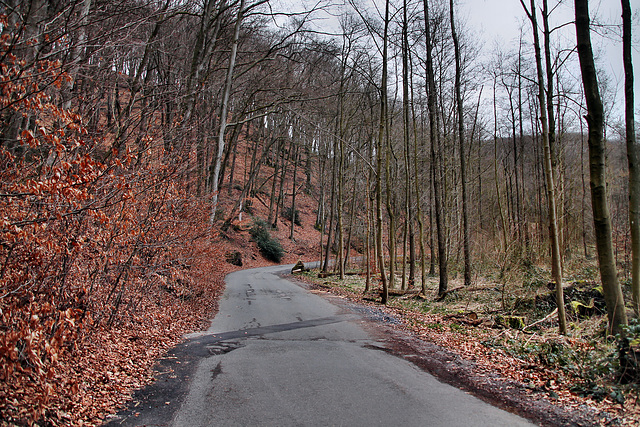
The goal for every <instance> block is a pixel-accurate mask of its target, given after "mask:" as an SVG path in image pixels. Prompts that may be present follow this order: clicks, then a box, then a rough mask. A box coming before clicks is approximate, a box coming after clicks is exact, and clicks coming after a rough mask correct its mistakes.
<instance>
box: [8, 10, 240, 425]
mask: <svg viewBox="0 0 640 427" xmlns="http://www.w3.org/2000/svg"><path fill="white" fill-rule="evenodd" d="M3 25H7V22H6V20H5V21H4V22H3ZM16 40H19V37H18V35H17V34H12V33H9V32H7V33H6V34H4V35H2V38H1V39H0V88H1V93H0V114H1V117H0V123H1V124H0V129H1V130H2V134H1V138H2V139H1V142H0V143H1V145H0V212H2V216H1V217H0V229H1V234H0V395H1V396H3V398H2V399H0V423H9V424H26V425H31V424H34V423H38V424H47V425H67V424H78V423H82V422H90V423H95V422H97V421H98V420H99V419H100V418H101V417H102V416H104V414H105V413H106V411H108V410H110V409H111V410H112V409H113V407H114V405H117V404H118V403H119V401H120V400H121V399H123V398H124V397H126V395H127V394H126V393H124V394H123V393H122V392H123V391H126V390H130V389H131V388H132V387H136V386H140V385H141V383H140V381H141V378H145V376H146V378H148V376H149V375H148V372H149V367H150V364H151V363H152V361H153V359H154V358H156V357H158V356H159V355H160V354H161V353H162V351H163V350H164V349H166V348H167V347H168V346H169V345H171V344H172V343H175V342H176V340H177V339H179V337H180V336H181V335H182V334H183V333H184V332H185V331H186V330H190V329H193V328H195V327H197V326H198V322H201V321H202V320H203V319H207V318H209V317H210V316H211V313H212V312H213V310H214V308H215V307H214V301H215V300H216V297H217V295H218V294H219V292H220V290H221V289H222V282H221V278H222V277H223V274H224V272H225V271H228V270H229V267H228V266H227V265H225V264H224V257H223V256H222V254H223V252H222V250H221V249H219V246H218V245H215V244H214V245H212V244H211V241H210V238H209V230H208V227H207V218H206V215H202V213H203V212H206V211H207V209H205V208H204V207H203V206H202V205H201V202H200V201H199V200H197V199H194V198H191V197H190V195H189V192H188V186H187V185H184V182H180V180H179V179H178V178H176V175H175V170H172V169H171V168H170V167H169V166H167V165H164V164H162V163H161V162H153V161H147V162H144V163H142V162H139V159H137V158H136V156H134V155H133V154H132V153H131V152H129V151H128V150H127V149H123V150H122V152H116V151H114V152H113V153H111V155H110V156H108V160H104V161H102V160H100V159H101V158H103V157H104V156H100V154H101V153H104V150H105V147H108V146H109V144H108V141H106V140H103V139H99V138H98V139H95V138H92V137H90V136H89V135H88V132H87V131H86V129H85V128H84V126H83V124H82V118H81V117H80V116H78V115H76V114H73V113H71V112H69V111H65V110H62V109H61V108H59V107H58V106H56V105H55V104H54V102H53V100H52V98H51V96H50V94H49V92H48V89H51V88H53V89H54V90H55V89H57V88H60V87H61V86H62V85H63V84H64V83H65V82H68V81H69V77H68V76H67V75H66V74H65V73H63V72H61V71H60V64H59V63H58V62H56V61H48V60H41V61H34V62H31V63H28V62H26V61H25V60H24V59H20V57H19V56H18V55H16V54H15V53H14V51H15V47H16ZM13 136H17V139H16V138H15V137H13ZM225 269H226V270H225Z"/></svg>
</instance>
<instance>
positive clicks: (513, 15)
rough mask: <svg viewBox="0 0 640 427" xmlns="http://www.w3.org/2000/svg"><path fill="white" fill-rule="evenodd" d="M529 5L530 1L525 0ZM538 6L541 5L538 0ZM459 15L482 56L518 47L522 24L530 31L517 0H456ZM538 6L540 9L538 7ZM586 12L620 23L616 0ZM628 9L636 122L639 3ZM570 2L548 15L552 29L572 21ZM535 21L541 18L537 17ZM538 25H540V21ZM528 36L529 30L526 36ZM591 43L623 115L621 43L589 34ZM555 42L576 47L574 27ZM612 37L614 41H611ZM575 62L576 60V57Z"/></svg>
mask: <svg viewBox="0 0 640 427" xmlns="http://www.w3.org/2000/svg"><path fill="white" fill-rule="evenodd" d="M525 3H526V4H527V5H529V0H525ZM537 3H541V2H540V1H537ZM556 3H557V1H556V0H549V7H553V6H554V5H555V4H556ZM458 7H459V15H460V18H462V19H463V20H464V21H466V23H467V25H468V27H469V28H471V29H473V31H475V32H477V34H478V35H479V36H480V37H481V39H482V40H484V41H485V48H484V50H485V54H487V53H490V51H491V48H492V46H495V43H498V44H499V45H501V46H503V47H505V48H506V49H508V48H509V47H513V48H514V49H515V48H517V43H518V37H519V34H520V30H519V29H520V27H521V25H523V24H524V25H525V26H526V29H527V31H529V29H530V25H531V24H530V22H529V21H528V20H527V21H525V19H527V18H526V15H525V13H524V11H523V9H522V6H521V4H520V1H519V0H459V3H458ZM538 7H541V6H538ZM589 9H590V12H591V14H592V16H593V15H594V14H595V15H597V16H598V18H599V20H600V21H601V22H602V23H607V24H619V25H621V24H622V18H621V13H622V12H621V4H620V1H619V0H591V1H590V2H589ZM631 9H632V12H633V29H632V32H633V39H634V48H633V52H632V56H633V67H634V76H635V81H634V83H635V104H636V111H637V113H636V120H638V114H639V113H640V25H639V24H638V23H639V18H640V13H639V12H640V0H631ZM573 13H574V10H573V0H563V2H562V4H561V5H560V6H558V8H557V9H555V10H554V12H553V13H552V14H551V26H552V27H553V26H557V25H560V24H563V23H566V22H571V21H572V20H573V19H574V16H573ZM538 21H541V16H540V15H538ZM539 25H542V23H541V22H539ZM528 34H530V31H529V33H528ZM591 36H592V43H593V44H594V49H595V50H596V54H597V55H598V54H599V55H600V60H601V62H600V63H599V65H600V66H601V67H602V70H603V71H605V72H606V73H607V74H608V76H609V77H610V79H611V84H617V85H618V86H619V87H618V91H617V95H616V106H615V107H614V108H615V110H618V107H619V111H620V112H619V114H622V111H623V110H622V108H623V104H624V97H623V96H624V93H623V88H624V71H623V65H622V41H621V40H620V39H617V38H616V37H617V36H616V35H614V34H610V36H609V37H602V36H600V35H598V34H594V33H592V35H591ZM553 37H554V39H555V40H561V42H562V44H563V45H566V46H569V45H571V46H573V45H575V27H574V26H573V25H567V26H566V27H564V28H563V29H562V30H561V31H559V32H557V33H556V34H555V35H554V36H553ZM614 38H615V39H614ZM530 39H531V36H530V35H529V36H528V37H527V38H526V43H529V44H531V43H532V41H531V40H530ZM576 60H577V58H576Z"/></svg>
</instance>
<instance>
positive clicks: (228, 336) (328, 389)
mask: <svg viewBox="0 0 640 427" xmlns="http://www.w3.org/2000/svg"><path fill="white" fill-rule="evenodd" d="M290 268H291V266H276V267H266V268H257V269H252V270H243V271H238V272H235V273H232V274H229V275H228V276H227V278H226V283H227V287H226V290H225V293H224V296H223V297H222V300H221V302H220V310H219V312H218V314H217V315H216V317H215V318H214V319H213V321H212V323H211V327H210V328H209V329H208V330H207V331H206V332H204V333H199V334H192V335H191V336H190V337H189V339H188V340H187V341H186V342H185V343H183V344H181V345H180V346H178V347H176V348H175V349H174V350H173V351H172V352H171V353H170V354H169V355H168V356H167V357H166V358H164V359H163V360H162V361H161V364H160V367H159V368H158V375H157V378H158V380H157V381H156V382H155V383H154V384H153V385H152V386H150V387H148V388H147V389H146V390H143V391H142V392H140V393H138V395H137V396H136V399H135V400H134V402H135V403H134V404H132V405H131V407H130V408H128V409H127V410H126V411H124V412H123V413H121V414H120V416H119V417H118V418H116V419H113V420H112V421H111V422H110V423H109V425H155V426H157V425H166V426H391V425H402V426H463V427H470V426H491V427H495V426H510V427H511V426H524V425H532V424H531V423H530V422H529V421H527V420H525V419H523V418H521V417H518V416H516V415H513V414H511V413H509V412H505V411H503V410H501V409H498V408H495V407H493V406H491V405H489V404H487V403H485V402H483V401H482V400H480V399H478V398H476V397H474V396H472V395H470V394H468V393H465V392H464V391H461V390H459V389H457V388H454V387H452V386H450V385H447V384H444V383H441V382H439V381H438V380H436V379H435V378H434V377H433V376H431V375H430V374H428V373H425V372H424V371H422V370H421V369H420V368H418V367H417V366H415V365H414V364H412V363H411V362H409V361H407V360H405V359H404V358H402V357H398V356H395V355H394V354H393V351H391V350H390V349H388V348H387V347H386V346H387V344H386V341H385V340H383V339H381V337H380V336H379V334H378V333H377V332H376V326H375V325H374V324H373V323H375V322H374V321H372V320H371V313H366V310H362V311H357V310H351V309H349V307H347V306H345V305H343V304H341V305H335V304H332V303H331V302H330V301H329V300H327V299H326V298H323V297H322V296H321V295H318V294H317V293H314V292H312V291H308V290H306V289H304V288H303V287H301V286H298V285H296V284H294V283H292V282H290V281H288V280H286V279H284V278H282V277H280V274H282V273H285V272H286V271H288V270H289V269H290Z"/></svg>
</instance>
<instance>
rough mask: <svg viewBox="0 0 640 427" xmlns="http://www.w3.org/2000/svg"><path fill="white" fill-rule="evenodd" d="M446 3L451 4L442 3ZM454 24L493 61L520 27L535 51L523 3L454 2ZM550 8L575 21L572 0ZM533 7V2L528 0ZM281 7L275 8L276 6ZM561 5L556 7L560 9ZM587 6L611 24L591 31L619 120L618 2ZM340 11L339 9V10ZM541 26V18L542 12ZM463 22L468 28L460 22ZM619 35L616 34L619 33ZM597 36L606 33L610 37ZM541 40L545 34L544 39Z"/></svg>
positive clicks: (637, 31)
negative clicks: (523, 29) (457, 23)
mask: <svg viewBox="0 0 640 427" xmlns="http://www.w3.org/2000/svg"><path fill="white" fill-rule="evenodd" d="M333 1H334V4H339V3H341V2H343V1H344V2H345V3H346V2H347V0H333ZM391 1H392V2H393V3H394V4H395V5H396V7H400V6H401V4H402V3H401V1H402V0H391ZM441 1H443V2H446V3H445V4H448V1H447V0H441ZM455 1H456V6H457V9H456V20H457V21H461V22H459V25H458V27H459V28H466V29H468V30H470V31H471V32H472V33H471V40H476V39H477V40H479V43H478V45H483V49H482V57H483V58H484V59H486V60H489V59H490V58H491V55H492V54H493V51H494V50H495V46H496V44H498V45H499V46H500V47H501V49H502V50H503V51H505V52H509V51H512V52H513V51H514V50H515V51H517V46H518V38H519V35H520V28H521V27H522V26H524V28H525V29H526V36H525V43H528V46H529V47H531V44H532V40H531V35H530V34H531V30H530V28H531V24H530V22H529V21H528V20H527V18H526V15H525V13H524V10H523V9H522V5H521V4H520V1H519V0H455ZM373 2H376V3H377V4H378V5H379V8H380V10H383V9H382V8H383V2H384V0H359V3H360V4H367V3H369V4H373ZM548 2H549V7H550V8H554V9H553V11H552V13H551V18H550V21H551V22H550V25H551V27H552V28H553V27H556V26H560V25H562V24H566V23H570V22H572V21H573V19H574V2H573V0H562V1H561V2H560V4H558V1H557V0H548ZM525 3H526V4H527V5H529V3H530V0H525ZM536 3H537V4H538V8H539V9H540V8H541V3H542V2H541V0H537V1H536ZM272 4H273V6H274V7H275V8H279V7H284V8H285V9H288V10H298V11H300V10H303V9H304V8H307V7H309V6H311V5H314V4H317V0H272ZM276 5H277V6H276ZM556 5H557V7H556ZM589 8H590V12H591V15H592V16H595V17H596V19H597V21H598V23H602V24H607V25H608V27H601V29H599V30H598V33H594V32H592V43H593V45H594V50H595V52H594V53H595V54H596V56H597V57H598V59H597V60H599V62H598V66H599V67H600V69H601V70H602V71H605V72H606V73H607V75H608V78H609V85H610V87H611V88H612V89H613V88H616V89H617V91H616V95H615V96H616V99H615V106H614V110H616V111H617V113H614V116H617V117H618V118H621V117H622V115H623V111H624V92H623V90H624V71H623V65H622V40H621V38H620V33H621V30H620V29H617V30H614V29H613V28H612V27H611V26H612V25H618V26H620V25H621V24H622V18H621V14H622V12H621V3H620V0H590V1H589ZM338 9H339V6H338ZM631 9H632V12H633V30H632V32H633V39H634V40H633V41H634V47H633V52H632V55H633V63H634V75H635V104H636V117H637V120H640V0H631ZM320 16H324V18H323V19H320V20H318V21H316V25H318V28H319V29H320V30H325V31H337V29H338V28H339V25H337V18H336V17H328V15H326V14H324V15H322V14H320V15H318V17H320ZM538 21H539V25H540V27H541V26H542V22H541V21H542V18H541V16H540V14H538ZM462 23H464V24H462ZM616 31H617V33H616ZM599 33H608V34H607V35H606V36H604V35H602V34H599ZM541 37H542V35H541ZM552 43H553V44H552V46H558V45H561V46H563V47H564V48H567V47H569V46H575V27H574V26H573V25H571V24H570V25H565V26H563V27H562V29H561V30H559V31H555V32H554V34H553V36H552ZM574 59H575V63H574V64H573V67H575V72H576V78H579V75H578V64H577V55H574Z"/></svg>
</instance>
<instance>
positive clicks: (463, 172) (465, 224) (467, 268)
mask: <svg viewBox="0 0 640 427" xmlns="http://www.w3.org/2000/svg"><path fill="white" fill-rule="evenodd" d="M449 10H450V18H451V37H452V39H453V48H454V51H455V59H456V77H455V92H456V106H457V111H458V145H459V151H460V153H459V154H460V180H461V186H462V246H463V251H464V285H465V286H470V285H471V250H470V248H469V212H468V210H469V207H468V204H469V202H468V196H467V166H466V164H465V163H466V147H465V141H464V138H465V136H464V115H463V114H464V113H463V105H462V94H461V92H462V89H461V86H462V83H461V80H462V79H461V74H462V66H461V65H460V43H459V42H458V34H457V33H456V27H455V20H454V16H453V0H450V1H449Z"/></svg>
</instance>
